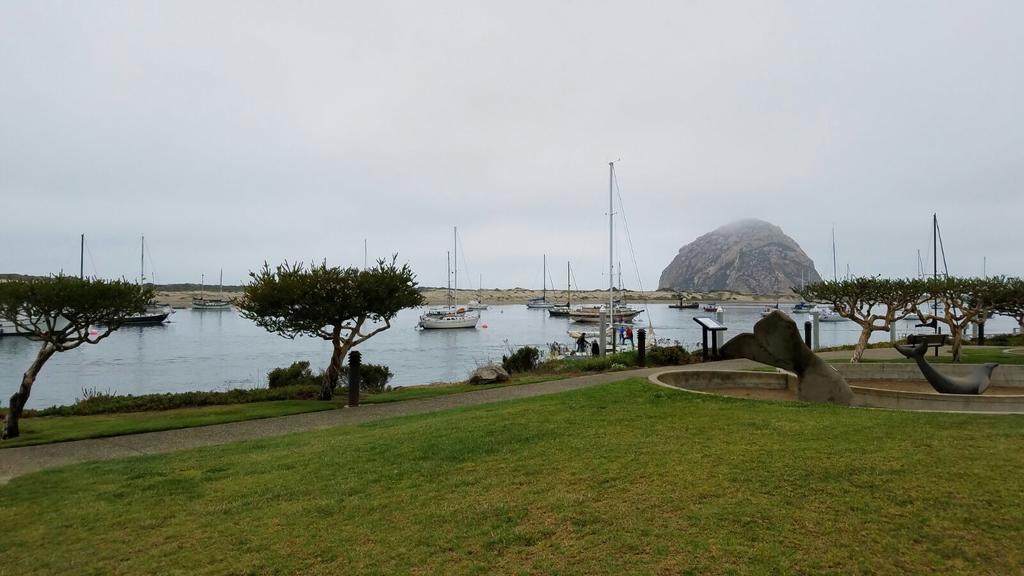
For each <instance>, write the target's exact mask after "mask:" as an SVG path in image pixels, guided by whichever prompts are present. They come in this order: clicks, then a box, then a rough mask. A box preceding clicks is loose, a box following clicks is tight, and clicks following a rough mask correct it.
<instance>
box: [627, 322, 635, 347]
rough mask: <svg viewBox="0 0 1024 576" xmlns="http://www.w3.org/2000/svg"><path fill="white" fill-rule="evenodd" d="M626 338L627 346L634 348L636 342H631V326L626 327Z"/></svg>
mask: <svg viewBox="0 0 1024 576" xmlns="http://www.w3.org/2000/svg"><path fill="white" fill-rule="evenodd" d="M626 340H629V347H630V348H636V344H634V343H633V327H632V326H627V327H626Z"/></svg>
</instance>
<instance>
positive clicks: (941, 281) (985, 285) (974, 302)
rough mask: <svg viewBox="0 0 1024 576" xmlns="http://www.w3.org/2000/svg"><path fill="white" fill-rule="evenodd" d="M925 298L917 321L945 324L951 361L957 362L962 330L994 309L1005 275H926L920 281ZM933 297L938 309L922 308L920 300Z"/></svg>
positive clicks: (918, 310) (1001, 295)
mask: <svg viewBox="0 0 1024 576" xmlns="http://www.w3.org/2000/svg"><path fill="white" fill-rule="evenodd" d="M924 283H925V292H926V293H927V294H928V296H929V297H928V298H927V299H926V300H924V301H923V302H921V303H919V305H918V307H917V313H918V315H920V316H921V321H922V322H924V323H929V322H932V321H933V320H934V321H937V322H941V323H943V324H945V325H946V326H948V327H949V335H950V337H951V338H952V342H951V347H952V353H953V362H960V350H961V348H962V347H963V339H964V332H966V331H967V328H968V327H969V326H970V325H971V323H972V322H977V321H978V320H984V319H985V318H986V317H987V316H988V314H989V313H990V312H992V311H993V310H995V309H996V308H997V305H998V303H999V301H1000V300H1002V299H1003V294H1004V293H1005V288H1006V285H1007V281H1006V278H1004V277H1001V276H996V277H992V278H957V277H954V276H950V277H946V278H929V279H927V280H924ZM930 300H934V301H937V302H939V303H940V304H942V308H941V309H935V308H932V309H930V310H929V309H928V308H927V307H926V308H922V307H921V305H923V304H924V303H926V302H928V301H930Z"/></svg>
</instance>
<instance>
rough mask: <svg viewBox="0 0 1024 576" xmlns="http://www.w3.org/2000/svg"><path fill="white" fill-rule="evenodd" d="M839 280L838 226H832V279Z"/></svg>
mask: <svg viewBox="0 0 1024 576" xmlns="http://www.w3.org/2000/svg"><path fill="white" fill-rule="evenodd" d="M836 280H839V272H838V268H837V266H836V227H835V226H833V227H832V281H833V282H835V281H836Z"/></svg>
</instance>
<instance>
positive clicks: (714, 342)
mask: <svg viewBox="0 0 1024 576" xmlns="http://www.w3.org/2000/svg"><path fill="white" fill-rule="evenodd" d="M711 358H712V359H713V360H718V331H717V330H714V331H712V332H711Z"/></svg>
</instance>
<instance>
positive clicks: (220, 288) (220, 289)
mask: <svg viewBox="0 0 1024 576" xmlns="http://www.w3.org/2000/svg"><path fill="white" fill-rule="evenodd" d="M217 294H218V295H220V296H223V295H224V269H223V268H221V269H220V284H219V285H218V286H217Z"/></svg>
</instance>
